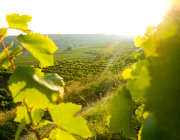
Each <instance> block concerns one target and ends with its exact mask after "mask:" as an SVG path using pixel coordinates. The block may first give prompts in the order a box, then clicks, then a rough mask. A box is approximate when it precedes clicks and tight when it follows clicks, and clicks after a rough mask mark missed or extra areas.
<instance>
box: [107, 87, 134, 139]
mask: <svg viewBox="0 0 180 140" xmlns="http://www.w3.org/2000/svg"><path fill="white" fill-rule="evenodd" d="M133 110H134V104H133V101H132V99H131V95H130V92H129V91H128V90H127V89H126V88H125V87H123V88H122V89H121V90H119V91H118V92H117V94H116V95H114V97H113V98H112V100H111V103H110V115H111V118H110V124H109V126H110V130H113V131H114V132H121V130H122V132H123V134H124V135H125V136H126V137H134V136H135V132H134V129H133V123H132V113H133Z"/></svg>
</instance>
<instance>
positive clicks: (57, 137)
mask: <svg viewBox="0 0 180 140" xmlns="http://www.w3.org/2000/svg"><path fill="white" fill-rule="evenodd" d="M50 138H51V139H52V140H76V139H75V138H74V137H73V136H72V135H71V134H69V133H67V132H65V131H63V130H61V129H58V128H56V129H55V130H53V131H52V132H51V133H50Z"/></svg>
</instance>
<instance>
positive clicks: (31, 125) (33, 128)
mask: <svg viewBox="0 0 180 140" xmlns="http://www.w3.org/2000/svg"><path fill="white" fill-rule="evenodd" d="M25 106H26V108H27V113H28V116H29V118H30V127H31V128H32V130H33V131H34V133H35V134H36V137H37V139H38V140H41V137H40V134H39V131H37V130H36V128H35V124H34V123H33V120H32V117H31V112H30V111H29V108H28V105H27V103H26V102H25Z"/></svg>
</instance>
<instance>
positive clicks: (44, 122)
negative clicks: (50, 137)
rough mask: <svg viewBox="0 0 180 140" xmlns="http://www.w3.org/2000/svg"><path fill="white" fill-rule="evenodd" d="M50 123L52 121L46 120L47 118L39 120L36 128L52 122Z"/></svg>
mask: <svg viewBox="0 0 180 140" xmlns="http://www.w3.org/2000/svg"><path fill="white" fill-rule="evenodd" d="M52 123H53V122H51V121H48V120H41V121H40V122H39V124H38V126H36V128H41V127H43V126H46V125H48V124H52Z"/></svg>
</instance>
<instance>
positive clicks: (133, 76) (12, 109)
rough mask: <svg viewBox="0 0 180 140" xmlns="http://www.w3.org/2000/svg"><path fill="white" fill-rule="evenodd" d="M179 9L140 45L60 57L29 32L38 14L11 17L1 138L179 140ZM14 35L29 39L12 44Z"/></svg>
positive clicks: (0, 33) (63, 52)
mask: <svg viewBox="0 0 180 140" xmlns="http://www.w3.org/2000/svg"><path fill="white" fill-rule="evenodd" d="M177 4H178V6H177ZM179 6H180V3H179V0H174V1H172V3H171V7H170V8H169V11H168V12H167V13H166V14H165V15H164V16H163V21H162V22H161V23H160V24H159V25H158V26H148V27H146V32H145V33H144V36H143V37H141V36H140V35H138V36H137V37H136V38H135V39H134V40H133V41H134V42H132V41H129V42H116V43H107V44H98V45H93V46H79V47H73V46H71V47H68V48H65V49H60V50H59V51H57V52H56V53H55V51H56V50H57V49H58V47H56V45H55V43H54V42H53V41H52V40H51V39H49V38H48V37H47V36H43V35H41V34H40V33H33V32H32V31H31V30H29V29H28V24H27V22H30V21H31V19H32V17H31V16H29V15H22V16H19V15H18V14H11V15H7V17H6V21H7V22H8V24H9V27H8V28H5V27H3V28H1V29H0V39H1V44H2V52H1V53H0V57H1V59H0V64H1V69H0V71H1V72H0V74H1V75H0V78H1V79H0V80H1V81H4V83H6V82H7V83H6V85H5V86H4V85H2V84H1V86H3V87H4V88H5V89H1V90H0V92H1V96H0V100H1V104H0V107H1V109H0V111H1V112H0V131H1V133H0V137H2V138H3V139H15V140H18V139H19V138H20V139H38V140H50V139H51V140H61V139H67V140H76V139H78V140H87V139H88V140H97V139H98V140H101V139H113V140H118V139H123V140H137V139H138V140H179V139H180V134H179V132H180V128H179V125H180V122H179V118H180V113H179V106H180V102H179V98H180V94H179V91H180V87H179V83H180V73H179V71H180V66H179V60H180V55H179V53H180V48H179V46H180V40H179V38H180V20H179V17H180V12H179ZM172 15H173V16H172ZM9 29H18V30H21V31H23V32H24V33H25V35H23V34H20V35H19V36H18V37H17V40H18V41H19V42H20V43H21V44H22V46H16V47H14V48H12V49H10V48H11V47H12V46H13V43H11V44H10V46H8V47H6V46H5V44H4V42H3V39H4V37H6V36H7V31H8V30H9ZM133 43H134V45H132V44H133ZM135 46H136V47H137V48H136V47H135ZM27 50H28V51H29V53H27V54H26V51H27ZM22 52H25V53H24V54H21V53H22ZM63 56H64V57H63ZM32 57H34V58H33V59H32ZM15 58H16V59H15ZM20 60H21V61H20ZM7 87H8V89H7ZM6 89H7V90H6ZM9 92H10V93H9ZM9 124H12V125H9ZM11 127H12V128H11ZM10 134H11V135H10Z"/></svg>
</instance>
